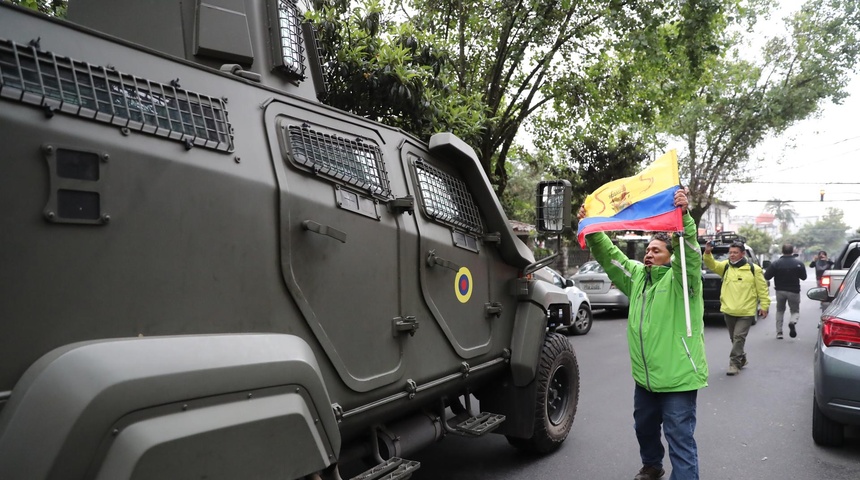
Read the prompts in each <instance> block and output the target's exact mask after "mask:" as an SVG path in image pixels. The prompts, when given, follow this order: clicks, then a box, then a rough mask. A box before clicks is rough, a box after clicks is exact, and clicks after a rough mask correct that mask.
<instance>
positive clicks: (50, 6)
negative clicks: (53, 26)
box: [9, 0, 69, 18]
mask: <svg viewBox="0 0 860 480" xmlns="http://www.w3.org/2000/svg"><path fill="white" fill-rule="evenodd" d="M9 1H10V2H11V3H14V4H15V5H21V6H23V7H27V8H30V9H33V10H38V11H40V12H42V13H44V14H46V15H51V16H56V17H60V18H63V17H65V16H66V10H67V9H68V8H69V0H9Z"/></svg>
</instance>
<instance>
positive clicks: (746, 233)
mask: <svg viewBox="0 0 860 480" xmlns="http://www.w3.org/2000/svg"><path fill="white" fill-rule="evenodd" d="M738 234H740V235H742V236H743V237H744V238H746V244H747V245H749V246H750V247H752V249H753V251H754V252H756V254H757V255H759V256H760V257H762V258H765V259H766V258H767V257H766V256H765V254H767V253H768V252H770V246H771V245H773V237H771V236H770V235H768V234H767V233H765V232H764V231H763V230H759V229H757V228H755V227H754V226H752V225H743V226H741V227H740V228H739V229H738Z"/></svg>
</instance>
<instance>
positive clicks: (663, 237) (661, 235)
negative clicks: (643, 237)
mask: <svg viewBox="0 0 860 480" xmlns="http://www.w3.org/2000/svg"><path fill="white" fill-rule="evenodd" d="M654 240H660V241H661V242H663V243H665V244H666V250H669V253H672V251H673V247H672V237H671V236H670V235H669V234H668V233H666V232H657V233H655V234H654V235H653V236H652V237H651V242H653V241H654ZM651 242H648V243H651Z"/></svg>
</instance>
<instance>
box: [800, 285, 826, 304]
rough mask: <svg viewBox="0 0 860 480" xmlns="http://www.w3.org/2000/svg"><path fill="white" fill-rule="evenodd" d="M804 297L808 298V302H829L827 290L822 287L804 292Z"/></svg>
mask: <svg viewBox="0 0 860 480" xmlns="http://www.w3.org/2000/svg"><path fill="white" fill-rule="evenodd" d="M806 296H807V297H809V299H810V300H818V301H819V302H828V301H830V297H829V295H828V294H827V289H826V288H824V287H815V288H810V289H809V290H807V291H806Z"/></svg>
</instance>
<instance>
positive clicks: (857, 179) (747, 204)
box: [720, 0, 860, 229]
mask: <svg viewBox="0 0 860 480" xmlns="http://www.w3.org/2000/svg"><path fill="white" fill-rule="evenodd" d="M801 3H802V2H801V1H798V0H783V1H782V2H781V4H782V10H783V12H788V11H791V10H795V9H797V8H799V7H800V5H801ZM777 18H779V16H777ZM776 25H781V22H779V23H777V22H772V23H770V26H771V27H775V26H776ZM765 33H766V32H765ZM846 91H847V92H848V93H849V94H850V96H849V97H848V98H846V99H845V100H844V101H843V102H842V104H841V105H834V104H832V103H830V102H827V103H825V104H823V105H822V109H821V113H820V114H819V115H818V117H817V118H810V119H807V120H804V121H802V122H798V123H797V124H795V125H793V126H792V127H790V128H789V129H788V130H787V131H786V132H785V134H783V135H781V136H779V137H771V138H768V139H766V140H765V142H763V143H762V144H761V145H760V146H759V148H757V149H756V151H755V153H754V155H755V156H757V157H760V158H762V159H763V162H762V166H761V167H760V168H758V169H757V170H756V171H755V172H754V174H753V177H754V180H755V181H756V182H757V183H749V184H730V185H728V186H726V188H725V189H724V191H723V194H722V195H720V199H722V200H725V201H728V202H729V203H732V204H733V205H735V207H736V208H735V209H734V210H733V211H732V214H733V216H742V215H750V216H755V215H758V214H759V213H761V212H762V211H763V209H764V206H765V204H766V202H767V201H768V200H771V199H774V198H777V199H780V200H783V201H791V202H792V203H791V206H792V207H793V208H794V210H795V211H796V212H797V213H798V217H800V218H798V221H797V224H798V225H797V226H800V225H802V224H803V223H805V222H807V221H812V222H814V221H816V220H818V219H819V218H820V217H821V216H823V215H824V214H825V213H826V212H827V208H830V207H836V208H840V209H842V211H843V212H844V213H845V216H844V220H845V223H847V224H848V225H849V226H851V227H852V229H856V228H858V227H860V161H858V160H860V121H858V117H860V74H854V75H853V76H852V79H851V81H850V83H849V85H848V87H847V89H846ZM821 190H824V192H825V193H824V202H821V201H820V191H821Z"/></svg>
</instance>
